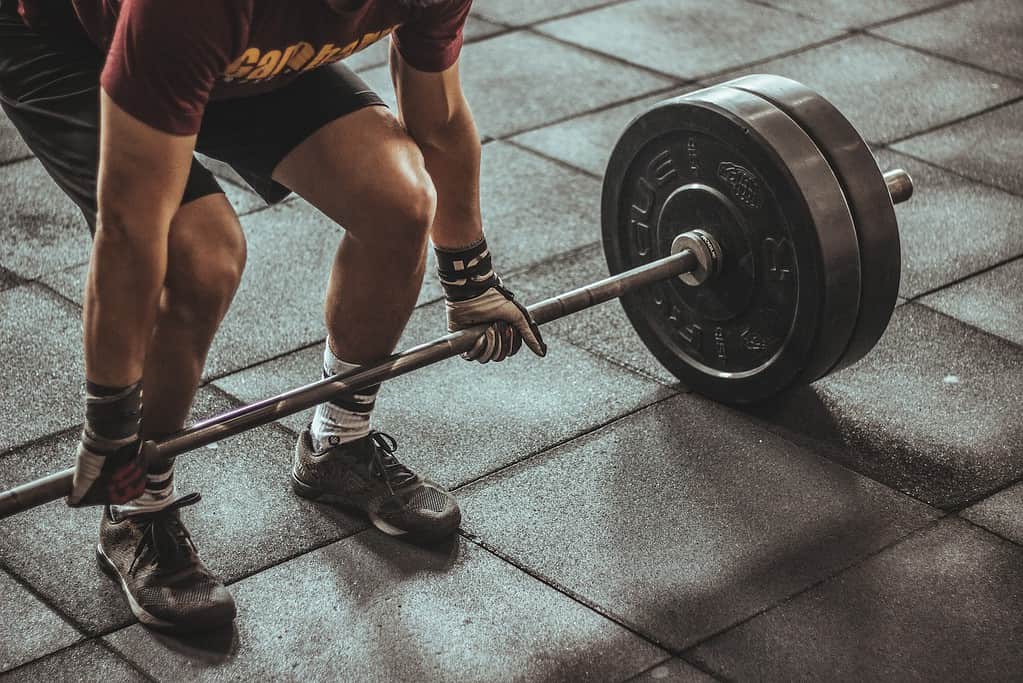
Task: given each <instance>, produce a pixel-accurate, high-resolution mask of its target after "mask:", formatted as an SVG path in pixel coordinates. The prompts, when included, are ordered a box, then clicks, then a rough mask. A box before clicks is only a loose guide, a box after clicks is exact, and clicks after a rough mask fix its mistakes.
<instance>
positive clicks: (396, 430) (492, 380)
mask: <svg viewBox="0 0 1023 683" xmlns="http://www.w3.org/2000/svg"><path fill="white" fill-rule="evenodd" d="M444 324H445V323H444V310H443V307H442V306H441V305H439V304H435V305H432V306H427V307H425V308H421V309H418V310H417V311H416V312H415V314H414V315H413V318H412V321H411V323H410V325H409V328H408V330H407V331H406V334H405V336H404V338H403V339H402V342H401V344H400V345H399V348H402V349H404V348H408V347H410V346H413V345H415V344H418V343H422V342H425V341H429V340H431V339H434V338H436V337H438V336H441V335H442V334H444ZM549 343H550V344H551V349H550V351H549V353H548V356H547V358H544V359H539V358H536V357H534V356H532V355H531V354H530V353H529V352H528V351H527V350H523V351H522V352H521V353H520V354H519V355H518V356H516V357H514V358H512V359H509V360H507V361H504V362H503V363H500V364H491V365H488V366H485V367H484V366H480V365H479V364H477V363H467V362H465V361H463V360H461V359H457V358H456V359H451V360H447V361H443V362H441V363H437V364H434V365H431V366H429V367H426V368H423V369H420V370H417V371H415V372H412V373H410V374H408V375H405V376H403V377H399V378H397V379H394V380H392V381H391V382H389V383H388V385H387V386H386V387H384V388H383V390H382V391H381V393H380V397H379V399H378V400H377V404H376V410H375V412H374V414H373V423H374V426H375V427H376V428H378V429H382V430H384V431H387V432H390V433H392V434H393V435H394V436H395V437H397V438H398V440H399V442H400V445H401V451H400V453H399V455H400V457H401V458H402V460H403V461H405V462H408V463H409V464H410V465H412V466H414V467H416V468H419V469H422V470H423V471H424V473H426V474H428V475H429V476H430V477H432V478H433V479H436V480H437V481H439V482H441V483H442V484H444V485H446V486H454V485H457V484H460V483H464V482H466V481H468V480H470V479H473V478H476V477H479V476H482V475H483V474H486V473H487V472H492V471H493V470H495V469H497V468H498V467H501V466H503V465H506V464H508V463H510V462H514V461H515V460H517V459H519V458H522V457H524V456H526V455H528V454H530V453H533V452H537V451H540V450H543V449H545V448H549V447H550V446H552V445H553V444H555V443H557V442H559V441H561V440H564V439H567V438H570V437H572V436H574V435H575V434H578V433H580V432H583V431H586V430H589V429H592V428H594V427H596V426H598V425H600V424H603V423H604V422H607V421H608V420H612V419H614V418H616V417H618V416H620V415H623V414H625V413H628V412H630V411H633V410H636V409H638V408H641V407H642V406H645V405H648V404H649V403H651V402H653V401H656V400H658V399H660V398H663V397H664V396H666V395H668V393H669V392H668V390H666V389H664V388H662V387H659V386H658V385H657V384H655V383H654V382H651V381H649V380H646V379H644V378H641V377H639V376H637V375H634V374H632V373H630V372H627V371H625V370H622V369H621V368H618V367H615V366H613V365H610V364H608V363H606V362H603V361H601V360H599V359H597V358H594V357H593V356H591V355H590V354H588V353H586V352H584V351H581V350H579V349H577V348H574V347H572V346H571V345H568V344H563V343H562V344H557V343H555V342H554V340H549ZM322 357H323V350H322V348H320V347H317V348H312V349H309V350H307V351H304V352H302V353H299V354H294V355H292V356H288V357H287V358H284V359H281V360H279V361H275V362H273V363H269V364H266V365H261V366H259V367H256V368H253V369H251V370H247V371H245V372H242V373H238V374H236V375H232V376H230V377H225V378H223V379H221V380H218V381H217V383H216V384H217V386H219V387H221V388H223V389H224V390H225V391H228V392H229V393H231V394H232V395H234V396H237V397H238V398H240V399H242V400H243V401H246V402H249V401H255V400H257V399H262V398H268V397H270V396H273V395H276V394H279V393H281V392H283V391H286V390H289V389H292V388H294V387H297V386H299V385H302V384H306V383H308V382H311V381H313V380H314V379H316V377H317V375H316V373H317V372H318V369H319V367H320V364H321V362H322V360H321V359H322ZM308 422H309V416H308V415H300V416H295V417H292V418H289V419H286V420H285V421H284V424H285V425H287V426H288V427H289V428H290V429H293V430H299V429H301V428H303V427H304V426H305V425H306V424H307V423H308Z"/></svg>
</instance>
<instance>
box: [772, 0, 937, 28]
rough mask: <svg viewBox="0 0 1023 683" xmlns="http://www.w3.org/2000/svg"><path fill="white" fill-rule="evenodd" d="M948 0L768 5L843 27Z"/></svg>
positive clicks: (810, 0) (775, 0) (795, 0)
mask: <svg viewBox="0 0 1023 683" xmlns="http://www.w3.org/2000/svg"><path fill="white" fill-rule="evenodd" d="M946 1H947V0H860V1H859V2H845V0H823V1H822V0H768V4H770V5H773V6H775V7H778V8H780V9H786V10H789V11H792V12H798V13H799V14H802V15H803V16H807V17H813V18H820V17H827V20H828V21H830V22H835V23H838V24H840V25H842V26H848V27H860V26H865V25H867V24H875V23H877V22H880V21H887V20H890V19H892V18H894V17H899V16H902V15H904V14H908V13H910V12H917V11H920V10H924V9H927V8H928V7H933V6H935V5H939V4H941V3H943V2H946Z"/></svg>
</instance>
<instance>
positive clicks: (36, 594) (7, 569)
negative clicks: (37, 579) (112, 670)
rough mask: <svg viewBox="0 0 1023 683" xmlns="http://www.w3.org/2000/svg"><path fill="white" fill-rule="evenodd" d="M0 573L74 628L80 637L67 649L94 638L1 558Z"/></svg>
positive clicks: (82, 625)
mask: <svg viewBox="0 0 1023 683" xmlns="http://www.w3.org/2000/svg"><path fill="white" fill-rule="evenodd" d="M0 571H2V572H3V573H5V574H7V576H9V577H11V579H12V580H13V581H14V582H15V583H17V584H18V585H19V586H21V587H22V588H23V589H24V590H25V591H27V592H28V593H29V594H30V595H31V596H32V597H33V598H35V599H36V600H38V601H39V602H40V603H42V605H43V606H44V607H46V608H47V609H49V610H50V611H51V612H53V613H54V614H55V615H56V616H57V617H58V618H59V619H60V620H61V621H63V622H64V623H65V624H67V625H68V626H70V627H71V628H72V630H74V632H75V633H76V634H77V635H78V640H76V641H75V642H73V643H71V645H68V646H67V647H71V646H73V645H77V644H78V643H81V642H82V641H83V640H87V639H89V638H91V637H92V635H91V634H90V633H89V631H88V629H86V628H85V626H84V624H81V623H79V622H78V620H77V619H75V618H74V617H73V616H71V615H70V614H69V613H67V612H65V611H64V609H63V608H61V607H59V606H58V605H57V604H56V603H55V602H54V601H53V600H52V599H51V598H50V596H49V595H47V594H46V593H43V591H42V590H40V589H39V588H37V587H36V586H35V585H34V584H33V583H32V582H31V581H29V580H28V579H26V578H25V577H23V576H22V575H21V574H19V573H18V572H16V571H14V568H13V567H11V566H10V565H9V564H8V563H7V561H6V560H4V559H3V558H2V557H0ZM61 649H64V648H61ZM48 654H52V653H47V655H48ZM47 655H43V657H45V656H47ZM36 659H40V658H39V657H36ZM33 661H35V660H33Z"/></svg>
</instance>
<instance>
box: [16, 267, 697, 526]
mask: <svg viewBox="0 0 1023 683" xmlns="http://www.w3.org/2000/svg"><path fill="white" fill-rule="evenodd" d="M697 265H698V264H697V261H696V256H695V255H694V254H693V252H692V251H690V250H688V249H686V250H684V251H681V252H679V253H677V254H673V255H671V256H668V257H665V258H662V259H658V260H657V261H652V262H650V263H647V264H644V265H642V266H639V267H638V268H633V269H632V270H627V271H625V272H623V273H619V274H618V275H614V276H612V277H609V278H606V279H604V280H600V281H599V282H594V283H593V284H589V285H586V286H584V287H580V288H578V289H573V290H572V291H570V292H566V293H564V294H561V295H560V296H556V297H553V298H550V299H546V300H544V301H541V302H539V303H537V304H534V305H533V306H530V307H529V312H530V314H531V315H532V316H533V319H534V320H535V321H536V323H537V324H538V325H543V324H545V323H549V322H551V321H554V320H558V319H559V318H564V317H566V316H569V315H571V314H573V313H577V312H579V311H581V310H584V309H586V308H590V307H591V306H596V305H597V304H601V303H604V302H605V301H610V300H611V299H617V298H619V297H621V296H622V295H624V294H626V293H628V292H631V291H632V290H635V289H638V288H640V287H644V286H646V285H648V284H651V283H654V282H659V281H661V280H666V279H668V278H670V277H674V276H677V275H681V274H682V273H687V272H690V271H692V270H693V269H694V268H696V267H697ZM485 329H486V325H480V326H477V327H474V328H470V329H466V330H461V331H459V332H453V333H451V334H448V335H445V336H443V337H441V338H439V339H436V340H434V341H431V342H427V343H426V344H422V345H420V346H416V347H413V348H411V349H409V350H407V351H403V352H401V353H397V354H394V355H391V356H389V357H387V358H386V359H384V360H382V361H380V362H379V363H376V364H374V365H371V366H368V367H366V368H361V369H358V370H355V371H352V372H348V373H345V374H340V375H334V376H333V377H328V378H326V379H322V380H320V381H318V382H313V383H312V384H307V385H305V386H303V387H299V388H297V389H293V390H291V391H289V392H286V393H283V394H280V395H279V396H274V397H273V398H268V399H265V400H263V401H259V402H258V403H253V404H251V405H247V406H241V407H240V408H236V409H235V410H232V411H229V412H227V413H224V414H223V415H218V416H216V417H212V418H209V419H207V420H202V421H200V422H197V423H195V424H194V425H192V426H190V427H188V428H186V429H183V430H181V431H180V432H177V433H175V434H172V435H170V436H168V437H167V438H165V439H163V440H161V441H158V442H156V443H155V444H154V445H155V447H156V449H157V450H158V451H159V455H160V456H163V457H171V456H177V455H181V454H183V453H187V452H189V451H193V450H195V449H197V448H201V447H203V446H206V445H208V444H211V443H214V442H215V441H220V440H221V439H226V438H227V437H229V436H233V435H235V434H239V433H241V432H244V431H247V430H249V429H252V428H254V427H259V426H262V425H265V424H269V423H270V422H273V421H275V420H279V419H280V418H282V417H286V416H288V415H293V414H294V413H298V412H301V411H303V410H306V409H308V408H312V407H313V406H315V405H318V404H320V403H324V402H326V401H329V400H330V399H332V398H333V397H334V396H336V395H337V394H340V393H343V392H348V391H353V390H358V389H363V388H365V387H370V386H373V385H375V384H380V383H381V382H384V381H387V380H390V379H394V378H395V377H399V376H401V375H404V374H406V373H408V372H411V371H412V370H418V369H419V368H422V367H426V366H427V365H431V364H433V363H436V362H438V361H441V360H444V359H446V358H451V357H453V356H457V355H459V354H461V353H464V352H466V351H468V350H469V349H471V348H472V347H473V345H474V344H475V343H476V340H477V339H478V338H479V336H480V335H481V334H482V333H483V332H484V330H485ZM73 474H74V469H73V468H69V469H66V470H63V471H62V472H56V473H54V474H51V475H49V476H47V477H43V478H41V479H36V480H35V481H32V482H29V483H27V484H22V485H21V486H18V487H16V488H13V489H11V490H9V491H5V492H3V493H0V519H3V518H6V517H10V516H11V515H14V514H17V513H19V512H22V511H24V510H28V509H30V508H34V507H36V506H39V505H42V504H43V503H49V502H50V501H54V500H58V499H60V498H63V497H65V496H67V495H68V494H69V493H70V492H71V479H72V476H73Z"/></svg>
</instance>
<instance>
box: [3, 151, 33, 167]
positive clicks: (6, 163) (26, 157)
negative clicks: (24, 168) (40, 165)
mask: <svg viewBox="0 0 1023 683" xmlns="http://www.w3.org/2000/svg"><path fill="white" fill-rule="evenodd" d="M34 158H35V155H34V154H32V153H31V152H29V153H28V154H27V155H23V156H13V157H11V158H10V159H5V160H4V161H2V162H0V168H6V167H7V166H13V165H14V164H19V163H21V162H22V161H28V160H29V159H34Z"/></svg>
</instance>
